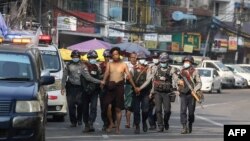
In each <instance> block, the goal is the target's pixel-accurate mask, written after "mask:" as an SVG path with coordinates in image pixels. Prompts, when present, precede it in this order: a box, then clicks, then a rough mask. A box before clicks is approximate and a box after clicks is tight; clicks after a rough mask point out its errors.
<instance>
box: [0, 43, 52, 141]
mask: <svg viewBox="0 0 250 141" xmlns="http://www.w3.org/2000/svg"><path fill="white" fill-rule="evenodd" d="M15 46H18V47H14V45H6V44H1V45H0V140H8V141H10V140H20V141H45V124H46V114H47V102H48V96H47V93H46V91H45V85H49V84H52V83H54V81H55V79H54V77H52V76H49V71H47V70H43V69H42V68H43V65H42V61H41V56H40V52H39V50H38V49H35V48H26V47H22V46H19V45H15Z"/></svg>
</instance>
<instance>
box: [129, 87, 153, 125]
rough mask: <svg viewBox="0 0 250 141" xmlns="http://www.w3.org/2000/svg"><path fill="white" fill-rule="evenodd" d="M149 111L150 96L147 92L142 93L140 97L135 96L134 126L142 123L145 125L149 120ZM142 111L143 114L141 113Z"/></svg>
mask: <svg viewBox="0 0 250 141" xmlns="http://www.w3.org/2000/svg"><path fill="white" fill-rule="evenodd" d="M148 110H149V96H148V92H147V91H141V93H140V95H138V96H136V95H135V94H134V95H133V112H134V124H135V125H139V124H140V121H141V118H140V117H141V115H140V113H141V114H142V122H143V123H145V122H146V120H147V118H148ZM141 111H142V112H141Z"/></svg>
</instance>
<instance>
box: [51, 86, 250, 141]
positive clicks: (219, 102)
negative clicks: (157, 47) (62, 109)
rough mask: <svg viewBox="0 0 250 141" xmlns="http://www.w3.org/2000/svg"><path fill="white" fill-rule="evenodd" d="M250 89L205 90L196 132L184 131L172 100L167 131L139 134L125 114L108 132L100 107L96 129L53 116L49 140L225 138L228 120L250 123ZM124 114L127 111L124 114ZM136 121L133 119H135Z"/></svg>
mask: <svg viewBox="0 0 250 141" xmlns="http://www.w3.org/2000/svg"><path fill="white" fill-rule="evenodd" d="M249 92H250V89H236V90H234V89H227V90H223V91H222V94H215V93H214V94H205V102H204V109H201V107H200V106H199V105H197V108H196V121H195V123H194V127H193V133H192V134H187V135H181V134H180V131H181V124H180V118H179V100H178V98H177V99H176V101H175V103H173V104H172V115H171V119H170V129H169V131H167V132H164V133H158V132H156V131H149V132H147V133H143V132H142V133H141V134H140V135H135V134H134V133H133V131H134V129H133V128H131V129H125V127H124V125H125V116H123V118H122V126H121V127H122V130H121V134H120V135H116V134H112V133H111V134H106V133H104V132H102V131H101V127H102V121H101V119H100V111H99V110H98V118H97V121H96V123H95V127H96V128H97V131H96V132H95V133H84V134H83V133H82V127H76V128H70V127H69V121H68V118H67V119H66V121H65V122H55V121H51V120H49V122H48V124H47V129H46V139H47V141H80V140H81V141H82V140H109V141H117V140H121V141H125V140H133V141H137V140H138V141H139V140H141V141H151V140H155V141H156V140H157V141H162V140H164V141H165V140H168V141H182V140H183V141H184V140H185V141H223V126H224V124H250V112H249V109H248V108H249V107H250V93H249ZM123 115H124V114H123ZM131 123H132V120H131Z"/></svg>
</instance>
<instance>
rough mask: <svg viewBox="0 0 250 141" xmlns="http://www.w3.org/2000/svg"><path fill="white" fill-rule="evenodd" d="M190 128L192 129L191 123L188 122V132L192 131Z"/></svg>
mask: <svg viewBox="0 0 250 141" xmlns="http://www.w3.org/2000/svg"><path fill="white" fill-rule="evenodd" d="M192 129H193V124H192V123H189V124H188V133H192Z"/></svg>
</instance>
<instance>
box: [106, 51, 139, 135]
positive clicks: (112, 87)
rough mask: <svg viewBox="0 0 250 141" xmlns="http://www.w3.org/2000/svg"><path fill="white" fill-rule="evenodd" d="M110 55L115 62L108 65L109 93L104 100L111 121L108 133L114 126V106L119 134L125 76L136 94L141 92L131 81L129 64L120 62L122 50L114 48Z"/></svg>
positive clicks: (107, 83) (107, 82) (107, 84)
mask: <svg viewBox="0 0 250 141" xmlns="http://www.w3.org/2000/svg"><path fill="white" fill-rule="evenodd" d="M110 54H111V56H112V59H113V62H110V63H108V64H107V68H106V71H105V75H104V78H103V81H104V82H106V83H105V84H106V86H107V88H108V93H107V94H106V95H105V98H104V103H105V105H106V106H108V110H107V116H108V120H109V127H108V129H107V132H110V131H111V129H112V128H113V126H114V123H113V119H112V111H111V108H112V106H114V107H115V111H116V120H117V126H116V133H117V134H119V133H120V123H121V118H122V112H121V110H123V109H124V75H125V74H126V75H127V77H128V80H129V82H130V83H131V85H132V86H133V88H134V89H135V91H136V92H139V88H137V87H136V86H135V84H134V82H133V79H131V76H130V73H129V70H128V66H127V64H126V63H124V62H122V61H121V60H120V48H118V47H114V48H112V49H111V50H110ZM107 80H108V81H107ZM112 104H114V105H112Z"/></svg>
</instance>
